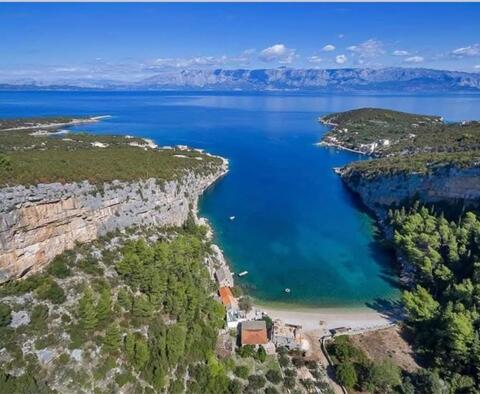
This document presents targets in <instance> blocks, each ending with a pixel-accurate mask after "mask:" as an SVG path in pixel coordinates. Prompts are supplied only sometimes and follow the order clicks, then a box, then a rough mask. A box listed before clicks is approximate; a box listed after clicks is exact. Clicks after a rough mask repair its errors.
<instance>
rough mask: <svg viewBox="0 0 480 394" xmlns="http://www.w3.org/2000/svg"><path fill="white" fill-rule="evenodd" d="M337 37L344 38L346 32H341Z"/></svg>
mask: <svg viewBox="0 0 480 394" xmlns="http://www.w3.org/2000/svg"><path fill="white" fill-rule="evenodd" d="M337 37H338V38H340V39H342V38H343V37H345V34H342V33H340V34H339V35H338V36H337Z"/></svg>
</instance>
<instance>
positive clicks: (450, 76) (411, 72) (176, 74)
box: [0, 68, 480, 93]
mask: <svg viewBox="0 0 480 394" xmlns="http://www.w3.org/2000/svg"><path fill="white" fill-rule="evenodd" d="M0 89H3V90H7V89H21V90H26V89H57V90H61V89H111V90H220V91H226V90H242V91H317V92H362V91H384V92H419V93H421V92H425V93H428V92H480V73H467V72H460V71H442V70H431V69H423V68H384V69H368V68H364V69H357V68H356V69H331V70H319V69H291V68H278V69H258V70H246V69H238V70H227V69H217V70H173V71H163V72H160V73H158V74H156V75H154V76H152V77H149V78H146V79H143V80H141V81H136V82H119V81H114V80H102V79H99V80H91V79H75V80H62V81H58V82H55V83H45V82H43V83H42V82H39V81H35V80H23V81H16V82H13V83H4V84H0Z"/></svg>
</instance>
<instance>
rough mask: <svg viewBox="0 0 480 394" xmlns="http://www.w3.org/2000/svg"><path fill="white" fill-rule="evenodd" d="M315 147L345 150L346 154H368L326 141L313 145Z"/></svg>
mask: <svg viewBox="0 0 480 394" xmlns="http://www.w3.org/2000/svg"><path fill="white" fill-rule="evenodd" d="M315 145H316V146H328V147H330V148H337V149H342V150H346V151H348V152H352V153H358V154H360V155H364V156H368V155H369V154H368V153H367V152H362V151H360V150H355V149H352V148H347V147H346V146H343V145H340V144H335V143H333V142H327V141H320V142H316V143H315Z"/></svg>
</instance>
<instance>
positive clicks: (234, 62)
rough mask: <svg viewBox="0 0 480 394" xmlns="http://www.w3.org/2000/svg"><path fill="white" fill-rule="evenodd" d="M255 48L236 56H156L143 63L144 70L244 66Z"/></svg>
mask: <svg viewBox="0 0 480 394" xmlns="http://www.w3.org/2000/svg"><path fill="white" fill-rule="evenodd" d="M255 52H256V51H255V49H246V50H245V51H243V52H242V53H241V54H240V55H237V56H227V55H222V56H194V57H185V58H168V57H167V58H158V59H155V60H153V61H150V62H147V63H146V64H144V67H143V68H144V70H148V71H161V70H163V69H168V68H208V67H222V66H246V65H248V64H250V61H251V59H252V56H253V55H254V54H255Z"/></svg>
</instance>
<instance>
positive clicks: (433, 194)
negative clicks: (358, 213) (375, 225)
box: [339, 165, 480, 217]
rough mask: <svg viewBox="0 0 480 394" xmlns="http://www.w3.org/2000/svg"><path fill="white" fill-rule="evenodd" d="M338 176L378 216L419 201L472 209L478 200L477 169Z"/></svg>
mask: <svg viewBox="0 0 480 394" xmlns="http://www.w3.org/2000/svg"><path fill="white" fill-rule="evenodd" d="M339 173H340V175H341V177H342V179H343V180H344V182H345V183H346V184H347V186H348V187H349V188H350V189H351V190H353V191H354V192H355V193H357V194H358V195H359V196H360V198H361V199H362V201H363V203H364V204H365V205H366V206H367V207H368V208H370V209H371V210H373V211H374V212H375V213H376V214H377V215H379V216H380V217H381V216H382V212H383V213H384V212H385V211H386V210H387V209H388V208H390V207H395V206H399V205H401V204H402V203H405V202H412V201H413V200H419V201H420V202H423V203H439V202H443V203H450V204H458V203H461V204H465V205H466V206H476V205H478V202H479V201H480V166H479V165H475V166H472V167H466V168H461V167H456V166H451V165H446V166H441V167H438V168H435V169H432V170H431V171H429V172H427V173H415V172H403V173H402V172H398V173H395V174H385V175H375V176H366V175H365V174H364V173H362V172H361V171H357V170H356V169H353V168H350V167H348V166H347V167H345V168H343V169H341V170H339Z"/></svg>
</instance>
